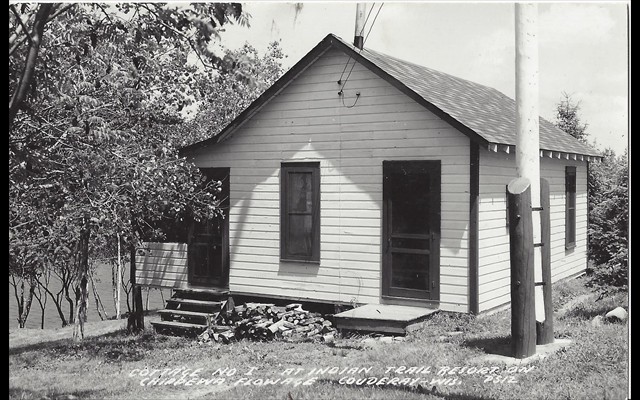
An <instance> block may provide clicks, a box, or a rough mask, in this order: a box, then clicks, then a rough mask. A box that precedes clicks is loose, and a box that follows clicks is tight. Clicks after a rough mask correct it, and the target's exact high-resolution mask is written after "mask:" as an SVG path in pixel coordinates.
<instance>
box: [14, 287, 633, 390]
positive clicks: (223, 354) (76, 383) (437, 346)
mask: <svg viewBox="0 0 640 400" xmlns="http://www.w3.org/2000/svg"><path fill="white" fill-rule="evenodd" d="M587 293H588V289H586V288H585V287H584V282H583V280H582V279H577V280H573V281H568V282H563V283H560V284H558V285H555V286H554V300H555V301H554V307H555V308H556V309H560V308H561V307H562V306H563V305H564V304H567V303H568V302H569V301H570V300H572V299H576V298H583V297H581V295H584V294H587ZM618 305H623V306H627V299H626V296H625V294H624V293H618V294H615V295H613V296H612V297H608V298H604V299H602V300H599V301H595V300H594V298H593V297H589V298H587V297H584V299H583V300H581V301H578V302H575V303H574V304H572V305H571V307H570V308H569V309H568V310H567V311H566V312H565V313H564V314H563V315H562V316H561V317H559V318H557V319H556V320H555V321H554V322H555V337H556V338H561V337H562V338H570V339H571V340H572V344H571V345H570V346H568V347H566V348H563V349H561V350H560V351H558V352H556V353H554V354H552V355H550V356H548V357H547V358H545V359H543V360H539V361H533V362H531V363H530V364H527V367H533V368H532V369H531V370H530V371H529V372H526V373H524V372H521V373H513V374H511V373H506V372H507V368H508V366H504V365H498V364H496V363H487V362H485V361H482V360H481V358H480V357H482V356H483V355H485V354H486V353H485V349H486V348H492V347H495V346H496V345H501V344H506V343H508V341H509V332H510V315H509V311H503V312H499V313H496V314H493V315H490V316H485V317H479V318H474V317H472V316H469V315H464V314H450V313H439V314H436V315H435V316H434V317H432V318H431V319H429V320H427V321H425V322H424V323H422V325H421V326H420V328H419V329H418V330H416V331H414V332H412V333H410V334H409V335H408V336H407V337H406V340H405V341H398V342H392V343H385V344H382V343H380V344H375V345H373V346H370V345H368V344H365V343H363V341H362V339H363V336H362V335H352V336H350V337H345V338H341V339H338V340H336V342H335V343H334V344H333V345H326V344H321V343H312V342H295V343H291V342H269V343H254V342H249V341H240V342H236V343H233V344H231V345H200V344H198V343H197V342H196V341H194V340H193V339H185V338H175V337H168V336H163V335H156V334H155V333H153V332H151V331H147V332H145V333H144V334H141V335H135V336H129V335H127V334H125V333H123V332H118V333H113V334H108V335H103V336H100V337H95V338H90V339H86V340H85V341H83V342H81V343H73V342H71V341H70V340H64V341H58V342H53V343H43V344H31V345H27V346H22V347H18V348H10V352H9V398H12V399H42V398H49V399H63V398H70V397H69V395H73V396H76V397H78V398H95V399H102V398H112V399H122V398H126V399H129V398H131V399H133V398H136V399H165V398H167V399H168V398H175V399H186V398H207V399H209V398H213V399H271V398H273V399H286V400H297V399H338V398H343V399H372V400H374V399H434V400H435V399H454V400H455V399H458V400H471V399H624V398H626V394H627V385H628V379H627V376H628V373H627V362H628V345H627V325H626V324H613V323H604V324H603V325H602V326H599V327H593V326H591V324H590V320H591V319H592V318H593V316H595V315H603V314H604V313H606V312H607V311H609V310H610V309H612V308H614V307H615V306H618ZM453 332H456V333H453ZM183 366H184V367H187V368H190V369H191V370H190V371H189V372H191V371H194V370H195V369H197V368H202V370H201V371H200V372H198V373H197V374H198V376H199V377H198V378H197V379H200V378H206V379H212V377H211V375H212V373H213V372H214V371H216V370H217V369H220V370H223V371H224V370H225V369H226V371H227V373H230V372H229V369H231V368H236V370H237V371H236V372H235V374H233V375H232V376H224V377H225V382H224V383H223V384H221V385H219V386H218V385H194V386H184V385H179V386H174V385H164V386H150V387H145V386H141V385H140V381H141V379H143V377H141V376H139V375H138V374H137V371H134V375H136V376H133V377H132V376H130V373H131V372H132V370H140V369H142V370H144V368H145V367H147V368H149V369H151V370H153V369H159V370H163V369H176V368H179V367H183ZM400 366H404V367H407V368H410V367H424V368H426V367H430V368H431V372H430V373H428V374H421V373H418V374H406V373H403V372H404V371H402V370H398V369H397V367H400ZM463 366H468V367H475V368H482V367H486V368H490V367H494V366H495V367H496V368H498V369H499V370H498V372H497V373H499V374H500V375H501V376H502V377H504V378H503V379H506V380H507V382H501V383H495V382H493V381H491V382H485V381H486V380H487V378H486V376H481V375H480V374H473V375H467V374H462V375H445V376H444V377H442V378H447V377H449V378H451V379H450V380H449V382H448V383H449V384H446V383H444V382H442V381H441V382H439V383H436V382H432V379H434V378H440V377H438V376H436V372H437V371H438V370H440V369H441V368H443V367H463ZM330 367H337V369H338V370H343V369H345V368H346V369H347V371H348V369H349V368H354V367H357V368H370V370H369V371H368V372H364V371H349V372H351V373H349V372H347V373H342V374H329V373H325V374H323V375H313V374H311V375H309V371H311V370H312V369H313V368H326V369H329V368H330ZM390 367H394V368H390ZM251 368H253V369H251ZM296 368H300V369H302V372H301V373H300V374H298V375H282V372H284V371H286V369H296ZM250 370H251V371H252V372H251V375H245V374H246V373H247V372H249V371H250ZM156 374H158V373H156ZM169 374H171V372H169ZM165 375H166V374H165ZM313 377H315V378H316V380H314V381H313V383H312V384H310V385H304V384H303V382H304V381H305V380H308V379H310V378H313ZM371 377H376V378H382V377H386V378H387V379H393V378H399V379H406V378H407V377H409V378H419V379H418V381H417V382H416V383H414V384H413V385H395V386H394V385H389V384H386V385H382V386H376V385H366V384H363V385H358V384H356V383H355V382H362V380H360V379H365V378H371ZM454 377H457V379H456V381H453V380H452V379H453V378H454ZM241 378H244V379H245V380H242V381H238V380H239V379H241ZM268 378H269V379H280V382H279V383H278V384H275V385H260V386H256V385H252V383H255V382H256V381H255V379H261V380H263V382H264V380H265V379H268ZM287 378H289V379H290V380H289V381H286V382H285V383H284V384H283V383H282V380H284V379H287ZM340 378H353V383H351V384H345V383H346V382H344V380H343V381H340ZM248 379H254V381H251V382H249V385H245V383H246V382H247V380H248ZM509 379H511V380H512V381H513V380H515V381H517V383H508V380H509ZM235 382H239V383H238V384H237V385H234V383H235ZM365 382H366V381H365ZM458 382H459V383H458ZM296 383H297V385H296ZM307 383H308V382H307Z"/></svg>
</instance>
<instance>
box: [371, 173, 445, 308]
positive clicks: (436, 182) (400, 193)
mask: <svg viewBox="0 0 640 400" xmlns="http://www.w3.org/2000/svg"><path fill="white" fill-rule="evenodd" d="M382 169H383V179H384V180H383V216H382V219H383V236H382V238H383V243H382V249H383V255H382V295H383V296H385V297H401V298H412V299H422V300H432V301H438V300H439V297H440V276H439V269H440V254H439V253H440V161H384V162H383V164H382Z"/></svg>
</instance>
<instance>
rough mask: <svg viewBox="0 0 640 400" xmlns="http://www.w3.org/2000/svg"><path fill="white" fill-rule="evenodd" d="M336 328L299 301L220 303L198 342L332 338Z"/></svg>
mask: <svg viewBox="0 0 640 400" xmlns="http://www.w3.org/2000/svg"><path fill="white" fill-rule="evenodd" d="M335 332H336V329H335V328H334V327H333V324H332V323H331V321H329V320H328V319H325V318H324V317H323V316H322V315H321V314H319V313H311V312H309V311H307V310H304V309H303V308H302V305H301V304H299V303H293V304H289V305H287V306H285V307H279V306H276V305H274V304H266V303H245V304H243V305H241V306H233V307H223V311H222V312H220V313H219V314H217V315H215V316H214V318H212V320H211V322H210V323H209V324H208V328H207V329H206V330H205V331H204V332H203V333H201V334H200V335H199V336H198V341H199V342H201V343H211V342H222V343H229V342H230V341H232V340H240V339H244V338H247V339H250V340H256V341H267V340H273V339H276V338H292V339H294V338H298V339H302V338H310V339H312V340H318V341H324V342H333V340H334V335H335Z"/></svg>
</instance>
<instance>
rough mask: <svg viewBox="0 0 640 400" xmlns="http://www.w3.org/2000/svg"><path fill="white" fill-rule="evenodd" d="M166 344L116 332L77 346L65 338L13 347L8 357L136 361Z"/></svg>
mask: <svg viewBox="0 0 640 400" xmlns="http://www.w3.org/2000/svg"><path fill="white" fill-rule="evenodd" d="M168 340H169V339H168V338H167V337H166V336H162V335H155V334H153V333H148V332H145V333H142V334H138V335H131V334H128V333H127V332H126V331H118V332H110V333H106V334H104V335H99V336H92V337H89V338H85V339H83V340H81V341H77V342H76V341H74V340H73V339H71V338H65V339H60V340H55V341H50V342H43V343H35V344H28V345H25V346H20V347H14V348H10V349H9V355H10V356H12V355H20V354H23V353H28V352H38V353H44V352H46V353H49V354H51V355H54V356H56V357H70V358H74V357H100V358H104V359H105V360H108V361H139V360H141V359H143V358H144V354H145V351H146V350H149V349H153V348H155V347H157V346H158V345H162V344H163V343H164V342H167V341H168Z"/></svg>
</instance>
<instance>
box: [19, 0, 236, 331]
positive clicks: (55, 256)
mask: <svg viewBox="0 0 640 400" xmlns="http://www.w3.org/2000/svg"><path fill="white" fill-rule="evenodd" d="M41 6H42V5H38V6H30V5H25V6H23V7H20V10H19V12H18V9H17V8H16V7H12V13H11V14H10V36H11V37H10V61H9V67H10V74H9V83H10V85H9V86H10V92H11V93H12V95H11V100H10V111H11V109H12V107H13V109H14V111H15V112H14V113H13V114H11V112H10V116H11V118H10V120H11V124H10V129H9V135H10V140H9V177H10V179H9V181H10V182H9V192H10V223H9V232H10V235H9V247H10V271H13V272H14V276H23V277H24V278H25V279H27V281H28V282H32V281H31V277H38V276H39V274H38V272H37V271H39V269H42V268H49V269H51V270H53V271H60V272H61V273H60V276H63V277H64V278H65V279H63V280H62V282H63V287H62V289H61V292H58V293H55V294H54V293H53V291H48V294H49V295H50V298H52V299H54V298H55V299H58V302H57V303H56V305H57V306H59V302H60V299H61V294H62V293H64V297H65V298H66V299H67V301H68V302H69V316H70V318H69V320H71V316H73V315H74V314H75V313H74V301H73V300H74V299H73V296H72V295H71V293H70V287H69V286H70V285H72V284H73V285H75V286H76V288H75V290H76V293H80V296H79V298H80V299H86V298H87V288H86V282H87V274H88V271H89V268H88V263H89V259H90V258H91V257H92V256H93V257H95V256H99V255H104V252H105V251H108V249H109V248H113V247H104V246H101V244H100V243H96V241H97V240H104V239H105V238H113V237H116V236H120V237H122V238H123V239H124V240H123V241H124V243H125V246H126V247H127V249H129V250H133V249H135V247H136V246H137V244H138V242H139V241H140V240H141V239H144V238H154V237H158V236H161V235H162V234H163V232H162V230H161V229H158V228H157V227H158V226H162V225H163V222H164V225H166V221H167V220H173V221H178V222H180V221H182V222H185V221H188V220H190V219H193V220H201V219H204V218H212V217H214V216H215V215H217V214H218V212H219V210H218V208H217V204H218V202H219V200H218V199H217V198H216V193H217V192H216V190H215V188H212V185H211V184H206V183H205V181H204V179H203V178H202V176H201V175H200V174H199V171H198V170H197V169H196V168H195V167H194V166H193V165H191V164H189V163H187V162H185V160H183V159H180V158H179V157H178V154H177V146H176V143H177V142H179V140H178V139H177V138H178V137H179V138H180V140H182V137H181V136H182V134H183V133H184V132H183V131H182V130H181V129H180V126H181V125H182V122H183V121H182V118H181V116H180V114H179V113H178V111H179V110H180V109H181V108H182V107H184V105H185V104H187V103H188V102H190V101H193V99H195V98H196V94H195V93H194V91H193V90H191V89H190V87H191V83H192V82H193V80H194V79H195V78H194V75H196V74H197V73H198V71H199V69H198V67H197V66H195V65H191V64H190V63H189V62H188V59H187V58H188V54H196V55H197V58H198V60H199V62H200V63H201V64H202V65H203V66H204V67H205V68H215V69H217V70H220V71H223V72H224V73H226V74H230V75H236V76H238V77H242V72H241V71H237V70H238V68H237V66H236V65H235V64H234V63H233V62H232V61H233V60H232V59H231V58H229V57H225V58H222V59H221V58H218V57H216V56H215V55H214V54H212V53H210V52H209V51H208V44H209V41H210V40H215V39H216V38H218V37H219V34H218V32H219V30H220V27H221V26H222V25H224V24H226V23H230V21H231V20H233V19H235V20H237V21H239V22H240V23H246V16H244V15H243V14H242V12H241V7H240V6H239V5H238V4H234V3H231V4H223V3H215V4H213V3H211V4H197V5H192V6H190V7H182V6H175V5H174V6H168V5H164V4H144V3H136V4H126V3H124V4H117V5H115V6H112V5H100V4H73V5H69V6H64V7H62V6H60V5H52V6H51V9H49V13H48V14H47V16H46V18H45V17H43V15H42V13H44V11H42V12H40V10H41V9H42V7H41ZM32 7H35V8H32ZM61 10H64V13H63V12H61ZM21 13H22V14H21ZM37 21H40V25H38V26H36V25H34V24H36V22H37ZM45 23H46V27H47V29H44V24H45ZM29 26H34V27H33V28H30V27H29ZM31 31H33V32H36V31H37V32H36V33H37V34H38V35H39V37H38V39H39V44H38V46H37V48H35V49H34V47H33V44H32V42H33V39H34V37H35V35H28V34H27V33H29V32H31ZM20 35H22V37H23V38H25V39H20V37H21V36H20ZM14 36H15V39H14V42H12V41H11V38H13V37H14ZM11 43H13V45H12V44H11ZM24 43H27V45H26V46H21V44H24ZM34 51H35V52H36V53H37V54H36V57H33V52H34ZM25 71H30V72H25ZM24 88H28V90H27V91H26V92H25V91H24ZM131 253H132V252H130V254H131ZM111 255H112V256H113V254H111ZM131 260H133V258H131ZM25 266H28V267H29V271H33V272H29V274H25V273H23V272H22V271H26V269H25ZM62 266H67V267H70V268H67V267H62ZM18 274H22V275H18ZM66 278H69V279H66ZM65 284H66V286H65ZM22 287H24V286H22ZM137 297H140V299H141V294H140V292H139V288H138V290H137ZM137 303H138V302H137V301H134V304H137ZM82 304H83V302H80V303H78V304H75V311H76V313H77V312H78V305H82ZM139 304H141V301H140V302H139ZM58 311H59V314H60V315H61V319H62V321H63V324H64V323H65V318H64V315H63V314H62V313H61V309H60V308H59V309H58ZM133 314H134V320H135V321H134V322H135V323H134V324H133V326H134V327H137V328H139V327H141V326H143V322H142V309H141V308H140V307H135V306H134V309H133ZM80 320H81V318H80Z"/></svg>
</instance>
